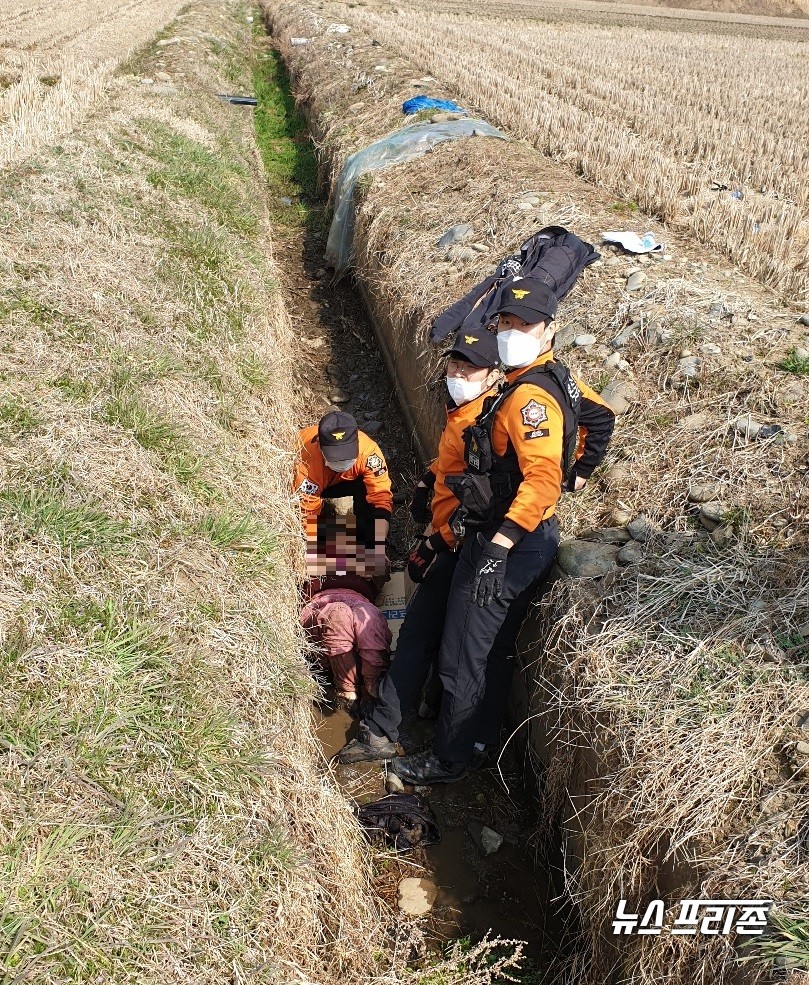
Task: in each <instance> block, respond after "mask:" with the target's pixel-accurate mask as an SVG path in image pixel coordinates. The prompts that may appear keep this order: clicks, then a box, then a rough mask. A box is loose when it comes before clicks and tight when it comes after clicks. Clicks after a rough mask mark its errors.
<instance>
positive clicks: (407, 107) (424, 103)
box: [402, 96, 466, 116]
mask: <svg viewBox="0 0 809 985" xmlns="http://www.w3.org/2000/svg"><path fill="white" fill-rule="evenodd" d="M423 109H443V110H446V111H447V112H448V113H466V110H465V109H462V108H461V107H460V106H459V105H458V104H457V103H453V101H452V100H451V99H433V97H432V96H413V98H412V99H408V100H407V101H406V102H404V103H402V112H403V113H404V114H405V115H407V116H412V115H413V113H418V112H420V111H421V110H423Z"/></svg>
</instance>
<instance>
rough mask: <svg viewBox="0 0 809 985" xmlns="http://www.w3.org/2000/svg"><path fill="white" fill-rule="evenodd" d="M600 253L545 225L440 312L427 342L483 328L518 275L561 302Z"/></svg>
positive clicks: (571, 235) (559, 227)
mask: <svg viewBox="0 0 809 985" xmlns="http://www.w3.org/2000/svg"><path fill="white" fill-rule="evenodd" d="M600 256H601V254H600V253H597V252H596V251H595V249H594V248H593V247H592V246H591V245H590V243H585V242H584V240H582V239H579V237H578V236H576V234H575V233H571V232H568V230H567V229H565V228H564V227H563V226H546V227H545V228H544V229H540V231H539V232H538V233H534V235H533V236H530V237H529V238H528V239H527V240H526V241H525V242H524V243H523V244H522V246H521V247H520V252H519V253H515V254H513V255H511V256H509V257H506V258H505V260H503V261H502V262H501V263H500V265H499V266H498V268H497V270H496V271H495V272H494V274H493V275H492V276H491V277H487V278H486V279H485V280H483V281H481V282H480V283H479V284H476V285H475V286H474V287H473V288H472V290H471V291H469V293H468V294H466V295H464V297H462V298H461V299H460V301H456V302H455V303H454V304H452V305H450V306H449V308H447V309H445V310H444V311H442V312H441V314H440V315H439V316H438V317H437V318H436V319H435V321H434V322H433V324H432V327H431V329H430V341H431V342H443V341H444V339H446V338H448V337H449V336H450V335H453V334H454V333H455V332H457V331H459V330H461V329H462V330H463V331H464V332H469V333H471V334H474V333H475V332H481V331H483V330H484V329H485V328H486V327H487V326H488V325H489V324H490V322H491V321H492V319H493V317H494V312H495V311H497V309H498V308H499V307H500V304H501V301H502V297H503V292H504V291H505V290H506V288H508V287H509V286H511V285H512V284H513V283H514V282H515V281H516V280H519V279H520V278H521V277H536V278H537V279H538V280H541V281H543V282H544V283H546V284H547V285H548V287H550V289H551V290H552V291H553V293H554V294H555V295H556V298H557V300H559V301H561V299H562V298H563V297H564V296H565V295H566V294H567V293H568V292H569V291H570V289H571V288H572V287H573V285H574V284H575V283H576V281H577V280H578V277H579V274H581V272H582V270H584V268H585V267H587V266H589V265H590V264H591V263H594V262H595V261H596V260H598V259H599V257H600ZM478 302H480V303H478Z"/></svg>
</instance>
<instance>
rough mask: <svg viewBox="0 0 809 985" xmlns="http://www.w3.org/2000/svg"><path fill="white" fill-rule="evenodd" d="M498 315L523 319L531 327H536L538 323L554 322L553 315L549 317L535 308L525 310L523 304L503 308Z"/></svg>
mask: <svg viewBox="0 0 809 985" xmlns="http://www.w3.org/2000/svg"><path fill="white" fill-rule="evenodd" d="M497 314H498V315H516V316H517V317H518V318H522V320H523V321H524V322H527V323H528V324H529V325H536V324H537V323H538V322H541V321H544V322H549V321H552V319H553V315H548V314H546V313H545V312H544V311H536V310H535V309H534V308H525V307H523V306H522V305H521V304H507V305H506V306H505V308H501V309H500V310H499V311H498V312H497Z"/></svg>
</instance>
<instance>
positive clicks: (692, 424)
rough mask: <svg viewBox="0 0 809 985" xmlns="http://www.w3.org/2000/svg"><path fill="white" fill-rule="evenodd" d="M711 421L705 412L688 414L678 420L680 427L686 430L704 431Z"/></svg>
mask: <svg viewBox="0 0 809 985" xmlns="http://www.w3.org/2000/svg"><path fill="white" fill-rule="evenodd" d="M710 423H711V419H710V417H708V415H707V414H701V413H697V414H689V415H688V417H684V418H683V419H682V420H681V421H680V427H682V428H684V429H685V430H686V431H704V430H705V429H706V428H707V427H708V426H709V425H710Z"/></svg>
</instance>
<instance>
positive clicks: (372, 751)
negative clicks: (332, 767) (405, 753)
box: [337, 722, 396, 764]
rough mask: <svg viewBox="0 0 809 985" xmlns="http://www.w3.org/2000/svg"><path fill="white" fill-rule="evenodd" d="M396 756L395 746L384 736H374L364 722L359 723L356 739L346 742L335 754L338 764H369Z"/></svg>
mask: <svg viewBox="0 0 809 985" xmlns="http://www.w3.org/2000/svg"><path fill="white" fill-rule="evenodd" d="M395 755H396V744H395V743H394V742H391V741H390V739H389V738H388V737H387V736H386V735H381V736H380V735H374V733H373V732H372V731H371V730H370V729H369V728H368V726H367V725H366V724H365V722H360V730H359V732H357V737H356V739H352V740H351V742H346V744H345V745H344V746H343V748H342V749H341V750H340V751H339V752H338V753H337V762H338V763H343V764H347V763H370V762H373V761H374V760H379V761H380V762H384V761H386V760H388V759H393V757H394V756H395Z"/></svg>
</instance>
